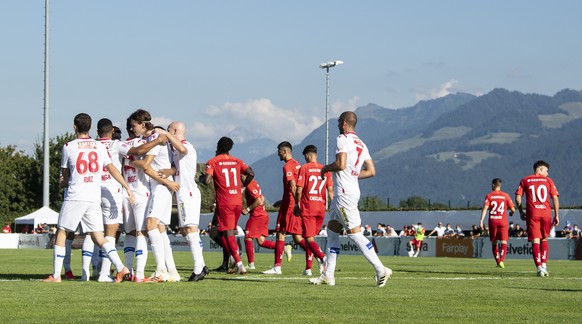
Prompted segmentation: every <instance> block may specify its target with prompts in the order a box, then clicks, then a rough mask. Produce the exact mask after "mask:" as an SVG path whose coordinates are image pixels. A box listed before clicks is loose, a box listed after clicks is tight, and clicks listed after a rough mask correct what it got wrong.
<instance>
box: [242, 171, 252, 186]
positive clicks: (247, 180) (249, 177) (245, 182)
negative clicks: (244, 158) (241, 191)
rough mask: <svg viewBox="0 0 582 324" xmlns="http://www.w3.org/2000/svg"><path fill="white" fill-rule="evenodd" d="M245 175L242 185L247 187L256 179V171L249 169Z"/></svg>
mask: <svg viewBox="0 0 582 324" xmlns="http://www.w3.org/2000/svg"><path fill="white" fill-rule="evenodd" d="M243 174H244V175H245V179H244V180H243V182H242V185H243V186H244V187H246V186H248V185H249V183H251V181H253V179H254V178H255V171H253V169H251V167H248V168H247V169H246V170H245V172H243Z"/></svg>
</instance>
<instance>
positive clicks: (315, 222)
mask: <svg viewBox="0 0 582 324" xmlns="http://www.w3.org/2000/svg"><path fill="white" fill-rule="evenodd" d="M324 218H325V214H322V215H307V216H303V215H302V216H301V219H302V221H303V236H304V237H314V236H315V235H317V234H318V233H319V231H320V230H321V225H323V219H324Z"/></svg>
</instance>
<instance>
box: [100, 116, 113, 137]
mask: <svg viewBox="0 0 582 324" xmlns="http://www.w3.org/2000/svg"><path fill="white" fill-rule="evenodd" d="M112 130H113V123H112V122H111V120H109V119H107V118H101V119H99V121H98V122H97V134H98V135H99V136H100V137H101V136H103V135H105V134H107V133H109V132H111V131H112Z"/></svg>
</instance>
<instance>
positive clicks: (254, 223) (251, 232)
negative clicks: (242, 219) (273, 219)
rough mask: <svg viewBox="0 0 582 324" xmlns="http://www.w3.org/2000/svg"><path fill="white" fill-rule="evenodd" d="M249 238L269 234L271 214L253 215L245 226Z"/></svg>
mask: <svg viewBox="0 0 582 324" xmlns="http://www.w3.org/2000/svg"><path fill="white" fill-rule="evenodd" d="M245 232H246V235H245V237H247V238H259V237H261V236H269V214H267V213H264V214H262V215H256V216H251V217H250V218H249V220H248V221H247V225H246V228H245Z"/></svg>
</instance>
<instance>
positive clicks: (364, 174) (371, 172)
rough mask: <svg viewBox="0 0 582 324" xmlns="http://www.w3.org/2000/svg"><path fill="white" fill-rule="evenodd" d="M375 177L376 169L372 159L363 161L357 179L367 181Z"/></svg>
mask: <svg viewBox="0 0 582 324" xmlns="http://www.w3.org/2000/svg"><path fill="white" fill-rule="evenodd" d="M375 175H376V167H375V166H374V161H373V160H372V159H369V160H366V161H364V165H363V166H362V171H360V175H359V176H358V179H367V178H371V177H373V176H375Z"/></svg>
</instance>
